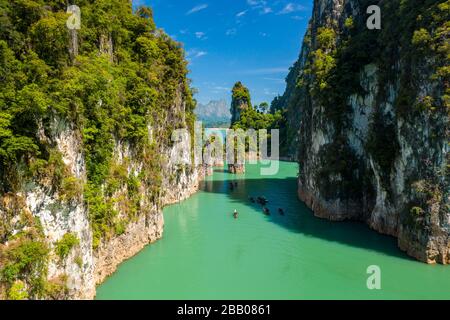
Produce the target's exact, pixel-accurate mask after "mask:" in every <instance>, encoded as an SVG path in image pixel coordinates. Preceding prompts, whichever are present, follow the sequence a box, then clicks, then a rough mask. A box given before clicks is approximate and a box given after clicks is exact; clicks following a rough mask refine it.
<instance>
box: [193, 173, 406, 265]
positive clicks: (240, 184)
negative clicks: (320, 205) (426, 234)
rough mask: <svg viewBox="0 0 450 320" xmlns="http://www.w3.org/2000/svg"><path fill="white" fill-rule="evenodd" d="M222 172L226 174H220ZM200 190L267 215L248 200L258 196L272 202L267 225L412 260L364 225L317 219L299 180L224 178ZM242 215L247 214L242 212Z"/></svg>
mask: <svg viewBox="0 0 450 320" xmlns="http://www.w3.org/2000/svg"><path fill="white" fill-rule="evenodd" d="M220 172H224V171H222V170H221V171H220ZM219 179H220V180H219ZM230 182H232V184H233V187H231V186H230ZM235 183H237V186H234V185H235ZM200 188H201V190H203V191H205V192H209V193H220V194H226V195H227V196H228V197H229V198H230V200H231V201H232V202H236V203H241V204H245V205H246V206H248V207H251V208H253V209H255V210H257V211H258V213H254V212H253V211H249V212H251V214H261V215H263V214H264V213H263V209H262V208H263V207H262V205H260V204H257V203H252V202H251V201H250V199H249V198H250V197H254V198H255V199H256V198H257V197H258V196H264V197H266V198H267V199H268V201H269V203H268V204H267V208H268V209H269V210H270V213H271V215H270V216H269V217H268V219H267V221H269V222H271V223H275V224H277V225H279V226H282V227H284V228H286V229H288V230H289V231H291V232H295V233H302V234H304V235H306V236H310V237H315V238H321V239H323V240H326V241H330V242H337V243H341V244H344V245H349V246H353V247H359V248H363V249H368V250H373V251H377V252H381V253H384V254H387V255H390V256H395V257H399V258H404V259H408V260H413V259H412V258H410V257H409V256H407V255H406V254H405V253H404V252H402V251H401V250H400V249H399V248H398V247H397V240H396V239H395V238H393V237H389V236H385V235H381V234H379V233H377V232H375V231H373V230H370V229H369V227H368V226H367V225H365V224H363V223H360V222H352V221H347V222H331V221H328V220H323V219H319V218H317V217H315V216H314V214H313V213H312V211H311V210H310V209H309V208H308V207H307V206H306V205H305V204H304V203H303V202H301V201H300V200H298V198H297V179H296V178H286V179H279V178H258V179H245V180H244V179H242V177H239V176H236V178H233V177H230V178H229V179H227V178H226V177H224V178H215V179H214V180H211V181H203V182H202V184H201V186H200ZM278 208H282V209H283V210H284V216H282V215H280V214H279V212H278ZM240 214H246V213H245V212H240Z"/></svg>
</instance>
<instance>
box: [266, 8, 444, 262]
mask: <svg viewBox="0 0 450 320" xmlns="http://www.w3.org/2000/svg"><path fill="white" fill-rule="evenodd" d="M370 5H378V6H379V7H380V9H381V29H379V30H378V29H374V30H370V29H369V28H368V27H367V24H366V22H367V20H368V18H369V17H370V16H371V15H370V14H367V8H368V7H369V6H370ZM449 36H450V1H448V0H447V1H442V0H441V1H438V0H389V1H382V0H380V1H376V0H371V1H368V0H315V1H314V9H313V14H312V18H311V21H310V24H309V29H308V32H307V33H306V35H305V38H304V42H303V47H302V50H301V54H300V57H299V60H298V61H297V62H296V63H295V65H294V66H293V67H292V68H291V71H290V74H289V76H288V77H287V89H286V92H285V94H284V95H283V96H281V97H279V98H277V99H276V101H274V103H273V104H272V107H273V108H274V109H280V108H285V109H286V110H287V114H288V116H287V119H288V136H289V142H290V143H289V150H290V152H291V154H295V156H296V157H297V158H298V161H299V164H300V175H299V181H298V183H299V185H298V187H299V190H298V192H299V196H300V198H301V199H302V200H303V201H305V202H306V204H307V205H308V206H309V207H311V208H312V209H313V211H314V212H315V214H316V215H317V216H319V217H323V218H327V219H331V220H346V219H354V220H361V221H365V222H366V223H367V224H369V225H370V226H371V227H372V228H373V229H375V230H377V231H379V232H382V233H385V234H389V235H393V236H396V237H397V238H398V244H399V246H400V248H401V249H403V250H405V251H406V252H407V253H408V254H409V255H411V256H413V257H415V258H417V259H419V260H421V261H424V262H428V263H444V264H446V263H450V238H449V236H450V181H449V171H450V167H449V166H450V163H449V149H450V147H449V133H450V127H449V111H450V88H449V76H450V66H449V61H450V56H449V55H450V41H449Z"/></svg>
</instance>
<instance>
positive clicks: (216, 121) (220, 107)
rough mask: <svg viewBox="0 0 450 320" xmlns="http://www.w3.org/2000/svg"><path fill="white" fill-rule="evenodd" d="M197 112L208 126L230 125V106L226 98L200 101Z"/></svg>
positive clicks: (199, 118) (198, 116)
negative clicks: (205, 101) (203, 102)
mask: <svg viewBox="0 0 450 320" xmlns="http://www.w3.org/2000/svg"><path fill="white" fill-rule="evenodd" d="M195 114H196V115H197V118H198V120H200V121H202V122H203V123H204V125H205V126H207V127H228V126H229V124H230V120H231V113H230V107H229V105H228V103H227V102H226V101H225V100H213V101H210V102H208V103H207V104H202V103H198V104H197V108H196V109H195Z"/></svg>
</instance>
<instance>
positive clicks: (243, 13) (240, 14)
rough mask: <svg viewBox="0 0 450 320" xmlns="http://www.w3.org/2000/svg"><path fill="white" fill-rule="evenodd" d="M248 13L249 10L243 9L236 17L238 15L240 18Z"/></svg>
mask: <svg viewBox="0 0 450 320" xmlns="http://www.w3.org/2000/svg"><path fill="white" fill-rule="evenodd" d="M246 13H247V10H245V11H241V12H239V13H237V14H236V17H237V18H240V17H242V16H244V15H245V14H246Z"/></svg>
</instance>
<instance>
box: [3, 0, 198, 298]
mask: <svg viewBox="0 0 450 320" xmlns="http://www.w3.org/2000/svg"><path fill="white" fill-rule="evenodd" d="M82 3H83V5H81V4H80V9H81V13H82V21H81V28H80V30H69V29H68V28H67V26H66V21H67V19H68V15H67V14H66V13H65V12H66V8H65V6H64V5H63V4H61V2H60V1H46V2H45V3H44V2H43V1H33V3H32V4H33V5H31V1H30V2H23V1H1V6H0V8H1V9H0V10H1V12H0V15H1V16H2V26H1V27H0V68H1V74H2V77H1V78H0V83H1V89H0V298H3V299H5V298H6V299H65V298H76V299H91V298H93V297H94V296H95V287H96V284H98V283H100V282H102V281H103V280H104V279H105V277H106V276H108V275H110V274H111V273H112V272H114V270H115V269H116V267H117V265H118V264H119V263H120V262H122V261H123V260H125V259H127V258H129V257H131V256H133V255H134V254H136V253H137V252H138V251H139V250H141V249H142V248H143V247H144V246H145V245H147V244H149V243H151V242H154V241H156V240H158V239H159V238H161V236H162V233H163V225H164V220H163V216H162V208H163V207H164V206H165V205H167V204H170V203H174V202H177V201H180V200H183V199H185V198H186V197H188V196H189V195H190V194H192V193H193V192H195V191H196V190H197V187H198V182H199V179H201V176H202V169H201V168H196V167H195V166H193V165H183V166H180V165H177V164H175V162H174V161H173V153H174V152H175V151H174V150H173V148H172V142H171V133H172V132H173V130H175V129H178V128H188V129H189V130H193V125H194V123H193V122H194V119H195V117H194V113H193V110H194V107H195V101H194V100H193V98H192V92H191V89H190V88H189V82H188V80H187V77H186V75H187V67H186V61H185V58H184V52H183V50H182V49H181V46H180V45H179V44H178V43H176V42H174V41H173V40H171V39H170V38H169V37H168V36H167V35H166V34H164V33H163V32H162V31H159V30H157V29H156V28H155V25H154V23H153V20H152V12H151V10H150V9H148V8H140V9H139V10H137V11H136V12H133V11H132V8H131V3H130V2H129V1H127V0H114V1H96V2H95V3H94V4H90V3H86V2H82ZM74 43H75V44H76V50H75V48H74Z"/></svg>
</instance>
